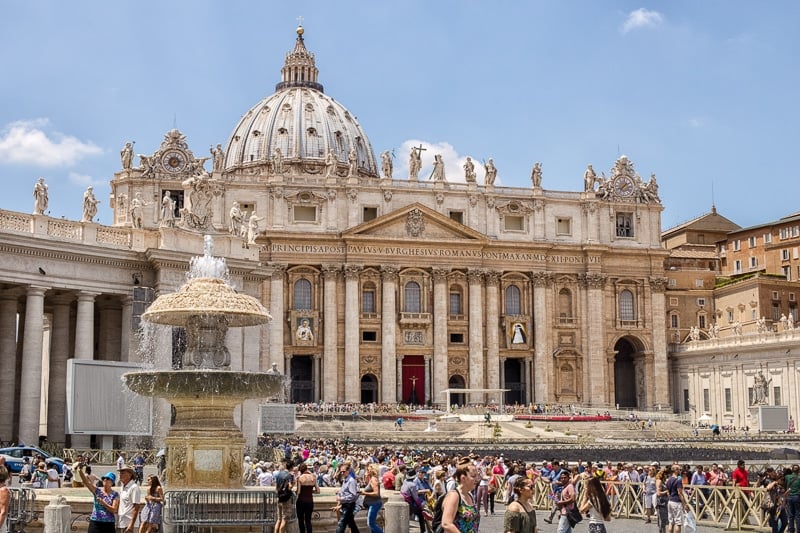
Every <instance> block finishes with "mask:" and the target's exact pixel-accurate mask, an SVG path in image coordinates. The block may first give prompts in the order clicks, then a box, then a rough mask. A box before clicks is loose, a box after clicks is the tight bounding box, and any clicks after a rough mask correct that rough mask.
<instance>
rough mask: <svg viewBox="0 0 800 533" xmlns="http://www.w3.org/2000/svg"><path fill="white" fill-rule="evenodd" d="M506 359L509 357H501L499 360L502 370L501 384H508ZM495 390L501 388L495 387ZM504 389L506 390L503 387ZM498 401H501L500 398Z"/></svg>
mask: <svg viewBox="0 0 800 533" xmlns="http://www.w3.org/2000/svg"><path fill="white" fill-rule="evenodd" d="M506 359H507V357H500V358H498V360H497V363H498V366H499V368H500V383H505V382H506ZM495 388H499V387H495ZM503 388H505V387H503ZM498 401H499V398H498Z"/></svg>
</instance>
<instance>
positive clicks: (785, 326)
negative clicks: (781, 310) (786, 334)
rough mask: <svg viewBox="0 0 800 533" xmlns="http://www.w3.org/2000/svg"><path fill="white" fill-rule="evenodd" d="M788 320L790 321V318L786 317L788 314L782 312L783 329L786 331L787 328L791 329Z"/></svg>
mask: <svg viewBox="0 0 800 533" xmlns="http://www.w3.org/2000/svg"><path fill="white" fill-rule="evenodd" d="M788 322H789V319H788V318H786V315H785V314H782V315H781V329H782V330H783V331H786V330H787V329H789V328H788Z"/></svg>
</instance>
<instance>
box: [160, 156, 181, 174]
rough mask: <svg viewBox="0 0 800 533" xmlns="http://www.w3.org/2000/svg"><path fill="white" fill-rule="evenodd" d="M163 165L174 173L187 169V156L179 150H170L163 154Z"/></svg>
mask: <svg viewBox="0 0 800 533" xmlns="http://www.w3.org/2000/svg"><path fill="white" fill-rule="evenodd" d="M161 166H163V167H164V170H166V171H167V172H170V173H172V174H175V173H178V172H182V171H183V170H185V169H186V156H185V155H184V154H183V152H180V151H178V150H170V151H168V152H166V153H165V154H164V155H163V156H161Z"/></svg>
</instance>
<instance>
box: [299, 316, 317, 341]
mask: <svg viewBox="0 0 800 533" xmlns="http://www.w3.org/2000/svg"><path fill="white" fill-rule="evenodd" d="M294 338H295V339H297V340H299V341H313V340H314V331H312V329H311V325H310V324H309V322H308V319H307V318H304V319H303V320H301V321H300V325H299V326H297V331H295V332H294Z"/></svg>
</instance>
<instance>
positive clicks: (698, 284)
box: [694, 279, 703, 289]
mask: <svg viewBox="0 0 800 533" xmlns="http://www.w3.org/2000/svg"><path fill="white" fill-rule="evenodd" d="M694 286H695V287H696V288H698V289H702V288H703V280H702V279H696V280H694Z"/></svg>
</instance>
